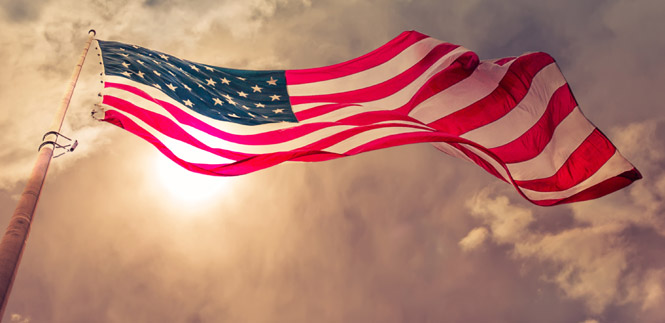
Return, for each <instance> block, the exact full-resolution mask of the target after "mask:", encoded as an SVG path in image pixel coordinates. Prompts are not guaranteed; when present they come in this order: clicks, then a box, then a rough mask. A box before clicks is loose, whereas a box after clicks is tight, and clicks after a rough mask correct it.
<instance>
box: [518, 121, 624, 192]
mask: <svg viewBox="0 0 665 323" xmlns="http://www.w3.org/2000/svg"><path fill="white" fill-rule="evenodd" d="M615 151H616V148H614V146H613V145H612V143H610V141H609V140H608V139H607V138H606V137H605V136H604V135H603V134H602V133H600V131H598V130H594V131H593V132H592V133H591V134H590V135H589V136H588V137H587V138H586V139H585V140H584V142H583V143H582V144H581V145H580V146H579V147H578V148H577V149H576V150H575V151H574V152H573V153H572V154H571V155H570V157H568V159H567V160H566V162H565V163H564V164H563V166H561V168H559V170H558V171H557V172H556V173H555V174H554V175H552V176H550V177H547V178H541V179H534V180H527V181H515V183H516V184H517V185H519V186H520V187H522V188H525V189H529V190H533V191H538V192H550V191H563V190H567V189H569V188H571V187H573V186H575V185H577V184H579V183H581V182H582V181H584V180H585V179H587V178H589V177H590V176H591V175H593V174H595V173H596V172H597V171H598V170H599V169H600V168H601V167H602V166H603V165H604V164H605V163H606V162H607V160H609V159H610V158H611V157H612V155H614V152H615Z"/></svg>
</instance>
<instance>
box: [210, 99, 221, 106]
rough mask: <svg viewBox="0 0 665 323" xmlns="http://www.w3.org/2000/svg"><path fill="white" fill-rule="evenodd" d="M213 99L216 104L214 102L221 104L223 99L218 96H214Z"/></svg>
mask: <svg viewBox="0 0 665 323" xmlns="http://www.w3.org/2000/svg"><path fill="white" fill-rule="evenodd" d="M212 100H213V101H215V104H214V105H218V104H219V105H222V100H220V99H218V98H212Z"/></svg>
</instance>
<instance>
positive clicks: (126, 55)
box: [120, 53, 129, 57]
mask: <svg viewBox="0 0 665 323" xmlns="http://www.w3.org/2000/svg"><path fill="white" fill-rule="evenodd" d="M120 55H122V56H124V57H129V54H123V53H120Z"/></svg>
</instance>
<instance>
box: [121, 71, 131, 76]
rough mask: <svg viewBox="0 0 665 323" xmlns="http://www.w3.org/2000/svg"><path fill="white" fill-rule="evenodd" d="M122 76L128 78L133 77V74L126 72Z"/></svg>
mask: <svg viewBox="0 0 665 323" xmlns="http://www.w3.org/2000/svg"><path fill="white" fill-rule="evenodd" d="M121 74H122V75H124V76H127V77H130V76H132V74H131V73H129V72H127V71H124V72H122V73H121Z"/></svg>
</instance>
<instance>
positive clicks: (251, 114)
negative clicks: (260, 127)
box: [247, 112, 256, 118]
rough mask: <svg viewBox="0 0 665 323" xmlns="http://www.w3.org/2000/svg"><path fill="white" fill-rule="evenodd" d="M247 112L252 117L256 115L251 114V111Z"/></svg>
mask: <svg viewBox="0 0 665 323" xmlns="http://www.w3.org/2000/svg"><path fill="white" fill-rule="evenodd" d="M247 114H249V116H250V117H252V118H254V117H256V116H255V115H253V114H251V113H249V112H247Z"/></svg>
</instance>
